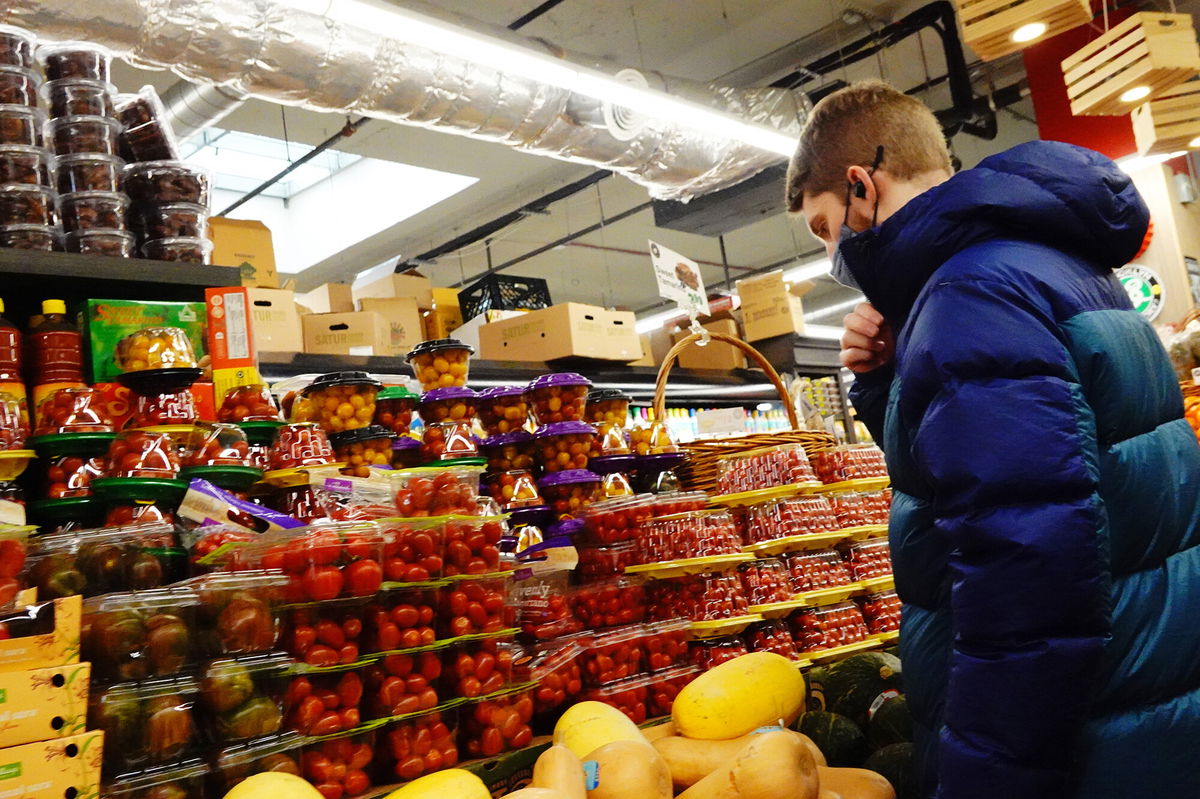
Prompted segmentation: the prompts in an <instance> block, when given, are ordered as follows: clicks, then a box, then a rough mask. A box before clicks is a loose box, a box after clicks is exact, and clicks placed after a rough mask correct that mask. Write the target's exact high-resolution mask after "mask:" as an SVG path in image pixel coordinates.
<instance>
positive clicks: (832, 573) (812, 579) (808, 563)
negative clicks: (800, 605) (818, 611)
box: [783, 549, 853, 593]
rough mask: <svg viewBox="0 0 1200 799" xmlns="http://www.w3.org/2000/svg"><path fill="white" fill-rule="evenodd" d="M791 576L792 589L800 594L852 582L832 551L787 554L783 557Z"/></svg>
mask: <svg viewBox="0 0 1200 799" xmlns="http://www.w3.org/2000/svg"><path fill="white" fill-rule="evenodd" d="M783 560H784V563H785V564H787V569H788V572H789V573H790V574H791V576H792V588H793V589H794V590H795V591H796V592H797V593H801V592H804V591H819V590H821V589H823V588H836V587H837V586H840V585H849V584H850V583H851V582H853V580H852V579H851V576H850V570H849V569H848V568H847V567H846V563H845V561H843V560H842V558H841V556H840V555H838V553H837V551H836V550H833V549H820V550H815V551H811V552H789V553H787V554H786V555H784V556H783Z"/></svg>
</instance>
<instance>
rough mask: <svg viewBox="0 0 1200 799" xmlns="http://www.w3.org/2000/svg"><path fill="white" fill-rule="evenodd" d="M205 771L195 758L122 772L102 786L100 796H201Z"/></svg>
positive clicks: (139, 798)
mask: <svg viewBox="0 0 1200 799" xmlns="http://www.w3.org/2000/svg"><path fill="white" fill-rule="evenodd" d="M110 745H111V744H110ZM208 773H209V768H208V765H207V764H206V763H204V762H203V761H201V760H199V759H193V760H188V761H186V762H184V763H171V764H169V765H165V766H159V767H157V768H152V769H145V770H143V771H137V772H134V773H131V774H123V775H121V776H119V777H117V778H116V780H114V781H113V782H109V783H107V784H105V785H102V786H101V788H100V795H101V796H103V797H105V799H164V798H165V797H169V799H204V783H205V778H206V777H207V775H208Z"/></svg>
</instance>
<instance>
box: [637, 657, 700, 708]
mask: <svg viewBox="0 0 1200 799" xmlns="http://www.w3.org/2000/svg"><path fill="white" fill-rule="evenodd" d="M701 673H702V672H701V670H700V669H699V668H697V667H696V666H691V665H683V666H677V667H675V668H673V669H668V670H667V671H662V672H659V673H657V674H651V675H650V676H648V677H646V682H647V683H648V688H649V692H648V694H647V705H646V712H647V714H648V715H649V716H650V718H657V717H659V716H669V715H671V708H672V706H674V704H675V697H677V696H679V692H680V691H682V690H683V689H684V688H685V687H687V685H688V683H690V682H691V681H692V680H694V679H696V678H697V677H699V676H700V675H701ZM626 715H628V714H626Z"/></svg>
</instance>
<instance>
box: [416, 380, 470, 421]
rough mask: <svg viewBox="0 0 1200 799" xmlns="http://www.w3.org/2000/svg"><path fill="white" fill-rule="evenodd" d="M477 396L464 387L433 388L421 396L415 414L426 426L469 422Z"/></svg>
mask: <svg viewBox="0 0 1200 799" xmlns="http://www.w3.org/2000/svg"><path fill="white" fill-rule="evenodd" d="M478 402H479V395H478V394H476V393H475V392H474V391H472V390H471V389H469V388H466V387H465V386H449V387H447V388H435V389H433V390H432V391H426V392H425V393H424V394H422V395H421V402H420V405H418V406H417V412H418V413H419V414H420V415H421V421H423V422H424V423H425V424H426V425H430V424H437V423H439V422H471V421H472V420H473V419H474V418H475V408H476V406H477V404H478Z"/></svg>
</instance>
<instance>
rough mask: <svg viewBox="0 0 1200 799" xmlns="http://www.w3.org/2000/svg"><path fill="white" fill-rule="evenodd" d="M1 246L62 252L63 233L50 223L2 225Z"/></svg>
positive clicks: (13, 248)
mask: <svg viewBox="0 0 1200 799" xmlns="http://www.w3.org/2000/svg"><path fill="white" fill-rule="evenodd" d="M0 247H3V248H5V249H9V250H38V251H40V252H61V251H62V248H63V244H62V234H61V233H59V231H58V228H55V227H50V226H49V225H0Z"/></svg>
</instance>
